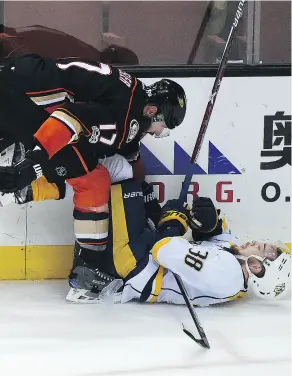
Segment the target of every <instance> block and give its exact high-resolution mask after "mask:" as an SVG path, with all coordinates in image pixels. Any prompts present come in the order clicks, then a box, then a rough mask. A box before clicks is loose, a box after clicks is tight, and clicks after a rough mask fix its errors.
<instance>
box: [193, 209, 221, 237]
mask: <svg viewBox="0 0 292 376" xmlns="http://www.w3.org/2000/svg"><path fill="white" fill-rule="evenodd" d="M217 216H218V222H217V226H216V227H215V228H214V229H213V230H212V231H209V232H200V231H198V230H196V229H192V237H193V240H194V241H203V240H208V239H210V238H211V237H212V236H216V235H221V234H222V233H223V220H222V219H221V218H220V209H218V210H217Z"/></svg>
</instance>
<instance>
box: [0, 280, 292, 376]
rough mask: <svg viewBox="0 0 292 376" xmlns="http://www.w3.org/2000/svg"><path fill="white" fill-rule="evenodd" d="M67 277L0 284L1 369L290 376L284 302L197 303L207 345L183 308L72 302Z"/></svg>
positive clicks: (36, 375)
mask: <svg viewBox="0 0 292 376" xmlns="http://www.w3.org/2000/svg"><path fill="white" fill-rule="evenodd" d="M66 292H67V282H66V281H41V282H28V281H19V282H3V281H2V282H0V296H1V302H0V334H1V335H0V375H1V376H10V375H13V376H14V375H19V376H26V375H27V376H47V375H50V376H67V375H68V376H69V375H70V376H124V375H125V376H138V375H139V376H140V375H142V376H144V375H145V376H148V375H149V376H174V375H175V376H180V375H182V376H189V375H192V376H205V375H206V376H213V375H214V376H255V375H256V376H264V375H265V376H269V375H271V376H288V375H289V376H290V375H291V306H290V303H291V302H290V300H283V301H277V302H265V301H258V300H254V299H250V300H249V299H244V300H241V301H237V302H233V303H232V304H229V305H227V306H224V307H222V306H221V307H212V308H201V309H197V312H198V315H199V317H200V320H201V323H202V325H203V327H204V329H205V332H206V334H207V336H208V339H209V342H210V345H211V349H210V350H205V349H202V348H200V347H199V346H198V345H197V344H196V343H195V342H193V341H192V340H191V339H190V338H189V337H187V336H186V335H185V334H184V333H183V332H182V329H181V324H180V322H181V319H183V320H184V321H185V322H186V323H187V324H188V325H190V324H191V321H190V320H189V316H188V311H187V308H186V307H183V306H179V307H176V306H170V305H166V304H163V305H160V304H156V305H155V304H154V305H150V304H125V305H112V304H104V305H77V304H70V303H67V302H66V301H65V300H64V297H65V295H66Z"/></svg>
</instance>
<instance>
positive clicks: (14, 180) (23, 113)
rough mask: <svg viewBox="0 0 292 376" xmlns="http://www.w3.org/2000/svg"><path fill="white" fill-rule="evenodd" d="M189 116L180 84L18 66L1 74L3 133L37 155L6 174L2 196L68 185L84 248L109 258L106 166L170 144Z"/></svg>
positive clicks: (67, 66)
mask: <svg viewBox="0 0 292 376" xmlns="http://www.w3.org/2000/svg"><path fill="white" fill-rule="evenodd" d="M185 112H186V97H185V93H184V90H183V89H182V87H181V86H180V85H178V84H177V83H176V82H174V81H172V80H161V81H158V82H156V83H154V84H153V85H150V86H145V85H144V84H143V83H142V82H141V81H139V80H138V79H137V78H135V77H133V76H131V75H130V74H128V73H126V72H124V71H122V70H120V69H117V68H113V67H111V66H109V65H107V64H103V63H94V62H90V61H84V60H82V61H80V60H78V59H72V58H70V59H61V60H57V61H54V60H49V59H43V58H41V57H40V56H38V55H26V56H23V57H20V58H17V59H16V60H15V61H12V62H11V63H9V64H7V65H6V66H5V67H4V69H3V70H2V72H1V74H0V113H1V117H0V133H1V135H2V137H4V138H5V137H8V136H11V137H12V138H13V139H15V140H17V141H21V142H22V143H23V144H24V146H25V148H26V149H28V150H29V152H28V153H27V154H26V157H25V158H24V159H23V160H22V161H20V162H19V163H18V164H17V165H15V166H13V167H1V168H0V191H1V192H4V193H9V192H15V191H19V190H21V189H22V188H24V187H26V186H27V185H29V184H30V183H31V182H32V181H34V180H35V179H40V178H42V179H43V178H44V177H45V178H46V180H48V181H49V182H50V183H57V184H58V181H64V180H65V181H66V182H67V183H69V184H70V185H71V186H72V187H73V190H74V214H73V215H74V228H75V234H76V238H77V241H78V242H79V244H80V245H81V246H82V247H89V248H95V249H96V250H104V249H105V248H106V242H107V238H108V217H109V214H108V200H109V190H110V183H111V182H110V178H109V174H108V171H107V170H106V169H105V168H104V167H103V166H102V165H101V164H100V163H99V160H100V158H104V157H105V156H112V155H114V154H115V153H117V152H118V153H119V154H121V155H125V156H127V155H129V154H131V155H133V154H135V153H136V154H137V152H138V149H139V140H140V138H141V136H142V135H143V134H145V133H152V134H154V135H155V136H156V137H164V136H167V135H168V134H169V131H170V129H173V128H175V127H176V126H178V125H180V124H181V123H182V121H183V119H184V116H185Z"/></svg>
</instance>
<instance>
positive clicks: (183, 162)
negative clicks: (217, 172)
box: [173, 142, 206, 175]
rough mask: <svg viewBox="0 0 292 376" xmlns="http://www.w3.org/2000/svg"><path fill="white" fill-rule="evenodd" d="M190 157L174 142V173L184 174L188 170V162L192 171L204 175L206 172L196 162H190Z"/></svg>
mask: <svg viewBox="0 0 292 376" xmlns="http://www.w3.org/2000/svg"><path fill="white" fill-rule="evenodd" d="M190 159H191V157H190V156H189V155H188V154H187V153H186V152H185V151H184V150H183V148H182V147H181V146H179V144H177V143H176V142H175V143H174V171H173V174H174V175H186V174H187V173H188V172H190V170H189V169H190V164H191V165H192V172H193V174H196V175H206V172H205V171H204V170H203V169H202V168H201V167H200V166H199V165H198V164H197V163H194V164H192V163H190Z"/></svg>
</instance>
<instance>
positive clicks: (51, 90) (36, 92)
mask: <svg viewBox="0 0 292 376" xmlns="http://www.w3.org/2000/svg"><path fill="white" fill-rule="evenodd" d="M60 90H63V91H66V92H67V93H69V94H71V95H75V93H74V92H73V91H71V90H68V89H65V88H63V87H58V88H56V89H49V90H41V91H27V92H26V94H27V95H34V94H45V93H53V92H54V91H60Z"/></svg>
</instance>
